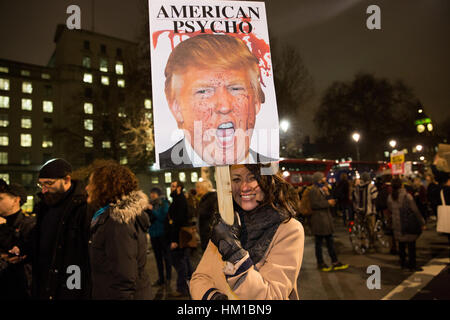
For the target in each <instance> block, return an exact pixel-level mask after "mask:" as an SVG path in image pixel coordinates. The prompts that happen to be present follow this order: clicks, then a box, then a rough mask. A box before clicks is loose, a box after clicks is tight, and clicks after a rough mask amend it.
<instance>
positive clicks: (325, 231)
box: [309, 172, 348, 271]
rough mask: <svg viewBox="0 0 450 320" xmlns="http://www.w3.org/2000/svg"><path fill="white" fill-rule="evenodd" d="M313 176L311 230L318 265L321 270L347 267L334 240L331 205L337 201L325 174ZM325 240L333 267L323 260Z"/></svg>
mask: <svg viewBox="0 0 450 320" xmlns="http://www.w3.org/2000/svg"><path fill="white" fill-rule="evenodd" d="M312 178H313V186H312V188H311V191H310V192H309V201H310V204H311V209H312V211H313V213H312V215H311V231H312V234H313V235H314V237H315V248H316V259H317V267H318V269H319V270H321V271H331V270H343V269H347V268H348V265H347V264H342V263H341V262H339V260H338V258H337V254H336V251H335V248H334V242H333V233H334V226H333V217H332V216H331V213H330V207H331V206H334V205H335V204H336V201H335V200H334V199H331V198H330V194H329V191H328V188H327V187H326V186H325V181H324V180H325V176H324V175H323V173H322V172H316V173H314V174H313V177H312ZM323 240H325V241H326V243H327V248H328V254H329V255H330V258H331V263H332V266H331V267H329V266H328V265H327V264H326V263H325V262H324V260H323V256H322V242H323Z"/></svg>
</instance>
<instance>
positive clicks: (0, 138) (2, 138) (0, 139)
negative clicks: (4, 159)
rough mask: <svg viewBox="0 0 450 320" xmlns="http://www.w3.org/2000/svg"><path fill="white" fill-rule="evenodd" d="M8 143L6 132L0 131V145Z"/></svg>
mask: <svg viewBox="0 0 450 320" xmlns="http://www.w3.org/2000/svg"><path fill="white" fill-rule="evenodd" d="M7 145H9V137H8V134H7V133H0V146H7Z"/></svg>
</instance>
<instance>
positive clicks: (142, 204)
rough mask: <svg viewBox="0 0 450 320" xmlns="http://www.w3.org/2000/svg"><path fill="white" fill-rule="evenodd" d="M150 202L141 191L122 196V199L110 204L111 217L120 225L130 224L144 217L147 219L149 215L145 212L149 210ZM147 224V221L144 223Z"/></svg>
mask: <svg viewBox="0 0 450 320" xmlns="http://www.w3.org/2000/svg"><path fill="white" fill-rule="evenodd" d="M148 204H149V202H148V197H147V196H146V195H145V193H144V192H142V191H141V190H137V191H132V192H131V193H129V194H127V195H124V196H122V198H121V199H120V200H119V201H117V202H115V203H111V204H110V208H109V210H110V213H109V215H110V217H111V218H112V219H113V220H115V221H117V222H120V223H129V222H130V221H131V220H134V219H138V220H142V219H139V218H142V217H144V219H145V218H147V219H146V221H148V217H147V214H146V213H145V212H144V210H145V209H146V208H147V206H148ZM144 222H145V221H144Z"/></svg>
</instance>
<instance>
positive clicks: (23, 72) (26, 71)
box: [20, 70, 30, 77]
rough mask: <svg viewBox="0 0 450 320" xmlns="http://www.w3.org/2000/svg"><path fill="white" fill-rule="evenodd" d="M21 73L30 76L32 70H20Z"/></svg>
mask: <svg viewBox="0 0 450 320" xmlns="http://www.w3.org/2000/svg"><path fill="white" fill-rule="evenodd" d="M20 75H21V76H24V77H29V76H30V71H28V70H20Z"/></svg>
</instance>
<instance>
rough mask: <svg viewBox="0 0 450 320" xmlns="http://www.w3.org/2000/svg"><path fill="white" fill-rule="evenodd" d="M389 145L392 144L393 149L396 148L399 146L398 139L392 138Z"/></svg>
mask: <svg viewBox="0 0 450 320" xmlns="http://www.w3.org/2000/svg"><path fill="white" fill-rule="evenodd" d="M389 145H390V146H391V148H392V149H394V148H395V147H396V146H397V141H395V140H391V141H389Z"/></svg>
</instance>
